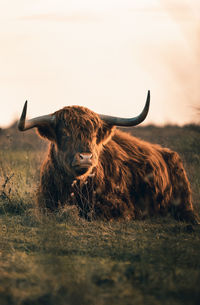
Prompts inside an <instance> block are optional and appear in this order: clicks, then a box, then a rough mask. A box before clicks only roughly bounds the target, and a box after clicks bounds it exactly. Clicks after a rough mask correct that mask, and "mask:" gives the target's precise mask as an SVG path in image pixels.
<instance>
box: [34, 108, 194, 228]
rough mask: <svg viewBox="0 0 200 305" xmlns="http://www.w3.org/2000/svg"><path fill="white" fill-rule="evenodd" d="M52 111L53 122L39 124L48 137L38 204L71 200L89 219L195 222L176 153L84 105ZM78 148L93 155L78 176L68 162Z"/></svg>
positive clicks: (50, 206)
mask: <svg viewBox="0 0 200 305" xmlns="http://www.w3.org/2000/svg"><path fill="white" fill-rule="evenodd" d="M55 115H56V125H55V126H54V127H51V128H49V127H48V128H46V127H40V128H38V132H39V134H40V135H41V136H43V137H46V138H48V139H49V140H51V144H50V148H49V153H48V157H47V158H46V160H45V162H44V164H43V166H42V169H41V182H40V187H39V191H38V199H37V203H38V206H39V208H40V209H42V210H43V211H44V210H48V211H54V210H56V209H58V208H59V207H62V206H64V205H74V204H75V205H77V206H78V209H79V212H80V215H81V216H83V217H85V218H87V219H91V218H93V219H94V218H95V219H96V218H102V219H108V220H109V219H113V218H114V219H117V218H125V219H143V218H144V217H146V216H153V215H166V214H168V213H171V214H172V215H173V216H174V217H175V218H176V219H179V220H185V221H189V222H193V223H195V222H196V217H195V214H194V212H193V206H192V201H191V190H190V185H189V181H188V179H187V176H186V172H185V170H184V168H183V164H182V161H181V159H180V157H179V155H178V154H177V153H176V152H173V151H171V150H170V149H167V148H162V147H161V146H159V145H155V144H150V143H148V142H145V141H142V140H140V139H138V138H135V137H133V136H131V135H130V134H128V133H125V132H122V131H120V130H118V129H115V127H113V126H109V125H108V124H106V123H105V122H103V121H101V120H100V118H99V116H98V115H97V114H95V113H94V112H92V111H90V110H89V109H87V108H84V107H78V106H74V107H65V108H63V109H61V110H59V111H57V112H55ZM78 151H79V152H80V151H81V152H82V151H85V152H88V151H90V152H92V154H93V159H92V166H91V168H90V169H89V170H88V171H87V172H86V173H85V174H83V175H82V176H79V177H77V176H76V175H75V173H74V171H73V168H72V167H71V165H70V164H71V161H72V158H73V156H74V154H75V153H76V152H78Z"/></svg>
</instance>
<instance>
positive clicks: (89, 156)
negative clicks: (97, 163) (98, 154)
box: [79, 153, 92, 162]
mask: <svg viewBox="0 0 200 305" xmlns="http://www.w3.org/2000/svg"><path fill="white" fill-rule="evenodd" d="M79 157H80V161H82V162H83V161H85V162H87V161H89V162H90V160H91V159H92V154H91V153H80V154H79Z"/></svg>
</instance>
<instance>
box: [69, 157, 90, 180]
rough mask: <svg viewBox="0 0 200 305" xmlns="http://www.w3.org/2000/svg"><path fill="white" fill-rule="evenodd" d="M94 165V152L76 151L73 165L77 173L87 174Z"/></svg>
mask: <svg viewBox="0 0 200 305" xmlns="http://www.w3.org/2000/svg"><path fill="white" fill-rule="evenodd" d="M91 165H92V153H76V154H75V156H74V159H73V161H72V167H73V168H74V170H75V172H76V174H77V175H83V174H85V173H86V172H87V171H88V169H89V168H90V167H91Z"/></svg>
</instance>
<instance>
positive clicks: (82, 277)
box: [0, 124, 200, 305]
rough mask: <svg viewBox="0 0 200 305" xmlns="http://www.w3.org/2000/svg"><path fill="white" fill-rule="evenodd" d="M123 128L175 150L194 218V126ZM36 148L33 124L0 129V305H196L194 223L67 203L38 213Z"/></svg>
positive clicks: (199, 273)
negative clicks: (94, 212) (104, 213)
mask: <svg viewBox="0 0 200 305" xmlns="http://www.w3.org/2000/svg"><path fill="white" fill-rule="evenodd" d="M129 132H131V133H133V134H134V135H136V136H138V137H140V138H142V139H145V140H148V141H151V142H154V143H160V144H161V145H163V146H166V147H169V148H172V149H174V150H176V151H177V152H178V153H179V154H180V155H181V157H182V159H183V162H184V165H185V168H186V170H187V173H188V177H189V180H190V182H191V187H192V192H193V202H194V207H195V210H196V212H197V214H198V215H200V126H198V125H188V126H184V127H178V126H165V127H163V128H161V127H155V126H146V127H138V128H134V129H133V128H132V129H129ZM46 150H47V143H46V142H44V141H42V140H41V139H39V138H38V137H37V136H36V135H35V132H34V131H33V130H31V131H27V132H26V133H19V132H18V131H16V124H13V125H12V126H11V127H10V128H8V129H5V130H3V129H2V130H0V304H1V305H13V304H18V305H40V304H41V305H47V304H48V305H68V304H69V305H90V304H91V305H94V304H95V305H109V304H116V305H133V304H134V305H142V304H148V305H151V304H155V305H157V304H164V305H165V304H170V305H173V304H174V305H179V304H188V305H192V304H194V305H197V304H199V302H200V227H199V226H194V225H191V224H187V223H181V222H177V221H175V220H174V219H172V218H171V217H170V216H169V217H165V218H154V219H147V220H144V221H112V222H106V221H105V222H103V221H91V222H88V221H86V220H84V219H81V218H80V217H79V216H78V211H77V209H76V207H68V208H67V207H66V208H64V209H63V210H60V211H58V212H57V213H56V214H54V215H52V216H51V217H50V216H48V217H47V216H38V215H37V213H36V212H35V206H34V200H35V198H34V197H35V193H36V189H37V186H38V183H39V168H40V165H41V163H42V161H43V159H44V157H45V153H46Z"/></svg>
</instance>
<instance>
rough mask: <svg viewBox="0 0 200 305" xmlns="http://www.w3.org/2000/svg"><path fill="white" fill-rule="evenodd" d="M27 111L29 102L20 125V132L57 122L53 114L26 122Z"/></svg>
mask: <svg viewBox="0 0 200 305" xmlns="http://www.w3.org/2000/svg"><path fill="white" fill-rule="evenodd" d="M26 111H27V101H26V102H25V104H24V108H23V111H22V115H21V117H20V120H19V123H18V129H19V130H20V131H25V130H28V129H31V128H34V127H40V126H42V125H49V124H53V123H54V121H55V116H54V115H52V114H48V115H43V116H39V117H37V118H34V119H31V120H27V121H26Z"/></svg>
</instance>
